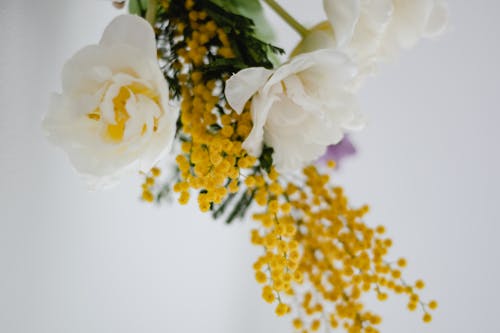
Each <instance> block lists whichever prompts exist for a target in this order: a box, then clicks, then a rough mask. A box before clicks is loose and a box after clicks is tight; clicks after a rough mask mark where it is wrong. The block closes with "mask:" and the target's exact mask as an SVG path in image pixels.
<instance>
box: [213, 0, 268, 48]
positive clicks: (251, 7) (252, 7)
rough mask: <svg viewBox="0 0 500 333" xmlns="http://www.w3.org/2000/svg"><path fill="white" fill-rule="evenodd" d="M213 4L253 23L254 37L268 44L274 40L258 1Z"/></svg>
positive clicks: (223, 0) (221, 0)
mask: <svg viewBox="0 0 500 333" xmlns="http://www.w3.org/2000/svg"><path fill="white" fill-rule="evenodd" d="M213 2H214V3H216V4H218V5H219V6H221V7H223V8H224V9H226V10H229V11H231V12H233V13H236V14H240V15H243V16H246V17H248V18H250V19H252V21H254V23H255V35H256V37H258V38H259V39H261V40H265V41H267V42H268V43H270V42H272V41H273V40H274V37H275V35H274V31H273V29H272V27H271V25H270V24H269V22H268V21H267V18H266V16H265V15H264V9H263V7H262V5H261V3H260V0H213Z"/></svg>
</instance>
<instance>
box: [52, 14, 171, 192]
mask: <svg viewBox="0 0 500 333" xmlns="http://www.w3.org/2000/svg"><path fill="white" fill-rule="evenodd" d="M62 88H63V89H62V93H61V94H53V95H52V96H51V103H50V108H49V111H48V113H47V114H46V116H45V119H44V121H43V127H44V129H45V131H46V133H47V136H48V138H49V139H50V140H51V141H52V142H53V143H54V144H56V145H58V146H60V147H61V148H62V149H64V150H65V151H66V152H67V154H68V155H69V158H70V159H71V162H72V163H73V165H74V167H75V168H76V170H77V171H78V172H80V173H81V174H82V175H83V176H84V178H86V180H87V181H88V183H89V186H90V187H91V188H102V187H107V186H110V185H113V184H115V183H116V182H117V181H118V180H119V179H120V178H121V177H123V176H125V175H128V174H129V173H131V172H137V171H139V170H142V171H149V170H150V169H151V167H152V166H154V164H155V163H156V162H157V161H158V160H159V159H160V158H162V157H163V156H164V155H165V154H166V153H167V152H168V151H169V149H170V148H171V145H172V142H173V139H174V136H175V130H176V119H177V115H178V111H176V110H174V109H172V108H171V107H170V106H169V104H168V103H169V95H168V87H167V83H166V81H165V79H164V77H163V74H162V72H161V70H160V68H159V66H158V62H157V57H156V44H155V36H154V32H153V29H152V28H151V26H150V25H149V23H148V22H146V21H145V20H143V19H142V18H140V17H138V16H132V15H122V16H119V17H117V18H116V19H114V20H113V21H112V22H111V23H110V24H109V25H108V27H107V28H106V30H105V31H104V34H103V36H102V39H101V41H100V42H99V44H98V45H90V46H87V47H85V48H83V49H82V50H80V51H79V52H77V53H76V54H75V55H74V56H73V57H72V58H71V59H69V60H68V61H67V62H66V64H65V65H64V69H63V73H62Z"/></svg>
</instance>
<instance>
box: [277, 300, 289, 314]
mask: <svg viewBox="0 0 500 333" xmlns="http://www.w3.org/2000/svg"><path fill="white" fill-rule="evenodd" d="M289 311H290V307H289V306H288V305H286V304H285V303H280V304H278V306H277V307H276V310H275V312H276V315H277V316H278V317H282V316H284V315H286V314H287V313H288V312H289Z"/></svg>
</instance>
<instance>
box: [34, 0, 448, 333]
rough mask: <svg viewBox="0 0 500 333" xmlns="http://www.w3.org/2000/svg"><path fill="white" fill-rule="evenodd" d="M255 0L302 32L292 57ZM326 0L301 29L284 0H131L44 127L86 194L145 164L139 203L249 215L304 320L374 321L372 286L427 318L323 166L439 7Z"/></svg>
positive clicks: (429, 28)
mask: <svg viewBox="0 0 500 333" xmlns="http://www.w3.org/2000/svg"><path fill="white" fill-rule="evenodd" d="M318 1H319V0H318ZM261 2H262V3H265V4H266V6H268V7H269V8H270V9H272V10H274V11H275V12H276V13H277V14H278V15H279V16H280V17H281V18H282V19H283V22H284V23H285V24H289V25H290V26H291V27H292V28H293V29H294V30H295V31H296V32H297V33H298V34H300V36H301V37H302V40H301V41H300V43H299V44H298V45H297V46H296V47H295V49H294V50H293V51H291V52H289V53H288V54H285V51H284V50H283V49H281V48H280V47H278V46H276V45H274V44H273V38H272V35H273V34H272V27H271V25H270V24H269V23H268V22H267V21H266V19H265V17H264V15H263V10H262V9H263V8H262V3H261ZM113 3H114V5H115V6H117V7H121V6H124V5H125V3H124V1H119V0H115V1H113ZM323 5H324V11H325V20H324V21H322V22H319V23H318V24H317V25H316V26H314V27H312V28H306V27H304V26H302V25H301V24H300V23H299V21H298V20H297V19H296V18H294V17H292V16H291V15H290V14H289V13H288V12H287V11H286V9H285V8H283V7H282V6H280V5H279V4H278V3H277V2H276V1H275V0H262V1H259V0H130V1H129V3H128V10H129V12H130V14H128V15H121V16H118V17H117V18H115V19H114V20H113V21H112V22H111V23H110V24H109V25H108V27H107V28H106V29H105V31H104V33H103V35H102V38H101V40H100V42H99V43H98V44H96V45H90V46H87V47H85V48H83V49H81V50H80V51H78V52H77V53H76V54H75V55H74V56H73V57H72V58H71V59H70V60H68V62H67V63H66V64H65V66H64V69H63V74H62V87H63V89H62V93H60V94H54V95H53V96H52V97H51V105H50V109H49V112H48V113H47V115H46V116H45V119H44V121H43V127H44V129H45V130H46V133H47V136H48V138H49V140H51V141H52V142H53V143H54V144H56V145H58V146H60V147H61V148H63V149H64V150H65V151H66V153H67V154H68V156H69V158H70V160H71V162H72V164H73V166H74V167H75V169H76V170H77V171H78V172H79V173H80V174H81V175H82V177H83V178H84V180H85V181H86V182H87V184H88V186H89V187H90V188H91V189H102V188H106V187H109V186H112V185H114V184H116V183H117V182H118V181H119V180H120V179H122V178H123V177H127V176H129V175H131V174H134V173H137V172H140V173H141V174H142V175H143V177H144V183H143V185H142V199H143V200H144V201H146V202H158V203H163V202H169V199H170V198H175V199H176V200H177V201H178V202H179V203H180V204H182V205H185V204H187V203H188V202H189V201H190V200H191V199H194V200H196V201H197V203H198V207H199V209H200V210H201V211H202V212H207V213H210V214H211V215H212V216H213V218H214V219H224V220H225V222H226V223H232V222H233V221H235V220H236V219H243V218H247V217H251V219H252V220H253V221H254V223H255V228H254V229H253V230H252V232H251V242H252V243H253V244H254V245H255V246H258V247H260V248H261V249H262V254H261V256H260V257H258V258H257V259H256V261H255V263H254V266H253V268H254V270H255V279H256V281H257V282H258V283H259V284H261V285H262V295H261V296H262V298H263V299H264V301H265V302H267V303H269V304H273V306H274V311H275V313H276V314H277V315H278V316H285V315H287V316H290V317H291V321H292V323H293V327H294V328H295V329H296V330H297V331H300V332H314V331H318V330H319V329H325V330H328V329H336V328H341V329H344V330H345V331H347V332H353V333H354V332H364V333H373V332H378V329H377V325H378V324H379V323H380V322H381V318H380V317H379V316H378V315H377V314H375V313H373V312H372V311H371V310H368V309H366V308H365V307H364V304H363V295H364V294H366V293H375V294H376V295H377V297H378V299H379V300H380V301H384V300H386V299H387V298H388V295H389V293H395V294H401V295H403V296H404V297H407V299H408V309H409V310H411V311H414V310H417V309H420V310H421V311H422V312H423V314H422V316H423V321H424V322H429V321H431V319H432V317H431V314H430V312H431V311H432V310H434V309H436V308H437V302H436V301H425V300H423V299H422V298H421V296H420V294H419V292H420V290H421V289H423V288H424V282H423V281H421V280H417V281H416V282H413V283H410V282H408V281H407V280H405V279H404V278H403V275H402V270H403V268H404V267H405V266H406V260H405V259H404V258H400V259H396V260H391V259H389V258H388V252H389V249H390V247H391V245H392V240H391V239H390V238H387V237H386V236H384V235H385V228H384V227H383V226H377V227H372V226H370V225H369V224H367V223H365V221H364V217H365V215H366V213H367V212H368V211H369V208H368V206H362V207H353V206H351V205H350V204H349V201H348V198H347V197H346V195H345V194H344V191H343V189H342V188H341V187H339V186H335V185H334V184H333V183H332V181H331V179H330V178H331V177H330V176H331V173H332V169H333V168H335V161H334V160H333V159H331V158H332V157H333V156H335V157H337V158H341V157H342V151H344V152H345V151H347V152H349V151H351V152H352V151H353V147H352V145H350V143H349V142H348V141H347V139H346V133H348V132H352V131H358V130H361V129H362V128H363V127H364V126H365V122H366V121H365V118H364V117H363V114H362V112H361V111H360V110H359V106H358V103H357V93H358V91H359V89H360V87H361V86H362V85H363V83H364V81H365V79H366V78H367V77H369V76H371V75H373V74H375V73H376V72H377V70H378V67H379V64H380V63H383V62H387V61H390V60H391V59H394V58H395V56H396V55H397V53H398V52H399V51H400V50H402V49H407V48H410V47H411V46H413V45H414V44H416V42H417V41H418V40H419V39H420V38H421V37H433V36H436V35H438V34H439V33H441V32H442V31H443V30H444V28H445V26H446V23H447V7H446V4H445V3H444V2H443V1H441V0H323ZM170 201H171V200H170Z"/></svg>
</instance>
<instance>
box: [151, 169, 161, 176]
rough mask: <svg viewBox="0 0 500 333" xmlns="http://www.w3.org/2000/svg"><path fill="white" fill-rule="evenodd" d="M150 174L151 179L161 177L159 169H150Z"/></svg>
mask: <svg viewBox="0 0 500 333" xmlns="http://www.w3.org/2000/svg"><path fill="white" fill-rule="evenodd" d="M151 174H152V175H153V177H160V175H161V170H160V168H158V167H154V168H153V169H151Z"/></svg>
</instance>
